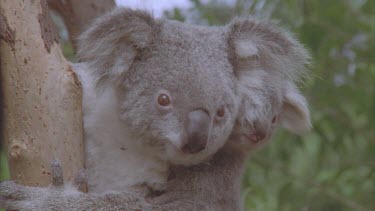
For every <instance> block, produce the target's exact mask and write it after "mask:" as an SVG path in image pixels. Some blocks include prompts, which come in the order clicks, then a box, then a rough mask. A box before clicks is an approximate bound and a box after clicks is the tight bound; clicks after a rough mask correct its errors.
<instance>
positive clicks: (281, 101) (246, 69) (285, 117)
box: [227, 18, 310, 133]
mask: <svg viewBox="0 0 375 211" xmlns="http://www.w3.org/2000/svg"><path fill="white" fill-rule="evenodd" d="M227 27H228V28H229V30H228V32H229V33H228V45H229V58H230V60H231V62H232V64H233V67H234V72H235V74H236V75H237V77H238V79H239V93H240V95H242V100H243V107H244V112H245V116H246V120H247V121H253V120H254V119H256V120H259V119H260V120H261V121H268V118H269V115H268V114H272V113H273V112H270V111H276V110H278V109H279V106H280V105H282V112H281V114H280V115H281V116H280V121H281V123H282V125H283V126H284V127H285V128H286V129H288V130H290V131H291V132H294V133H302V132H304V131H306V130H307V129H309V128H310V115H309V111H308V108H307V103H306V100H305V98H304V97H303V96H302V95H301V94H300V93H299V92H298V90H297V88H296V87H295V85H294V83H295V82H296V81H300V80H301V78H302V77H303V76H306V75H307V69H306V66H307V65H308V64H309V61H310V56H309V53H308V52H307V51H306V49H305V48H304V47H303V46H302V45H301V44H300V43H299V42H298V41H297V40H296V39H295V38H294V37H293V36H292V35H291V34H290V33H288V32H287V31H285V30H283V29H282V28H281V27H279V26H278V25H277V24H276V23H274V22H269V21H263V20H257V19H253V18H237V19H235V20H234V21H233V22H232V23H230V24H229V25H228V26H227ZM285 85H287V88H285ZM281 90H283V91H281ZM271 118H272V117H271Z"/></svg>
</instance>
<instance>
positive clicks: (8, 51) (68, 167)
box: [0, 0, 84, 186]
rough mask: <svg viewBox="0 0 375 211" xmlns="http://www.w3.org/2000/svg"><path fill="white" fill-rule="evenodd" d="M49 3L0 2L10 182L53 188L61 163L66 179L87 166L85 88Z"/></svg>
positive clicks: (4, 108)
mask: <svg viewBox="0 0 375 211" xmlns="http://www.w3.org/2000/svg"><path fill="white" fill-rule="evenodd" d="M47 10H48V8H47V4H46V2H45V0H33V1H22V0H0V12H1V14H0V23H1V30H0V33H1V34H0V55H1V61H0V62H1V63H0V67H1V79H2V81H1V86H2V87H1V88H2V94H3V106H4V107H3V127H2V134H3V136H4V140H5V145H6V146H8V162H9V166H10V175H11V178H12V179H14V180H17V181H18V182H19V183H20V184H25V185H31V186H44V185H48V184H49V183H50V176H49V175H50V164H51V162H52V161H53V160H54V159H59V160H60V161H61V162H62V163H63V166H64V176H65V178H67V180H72V177H73V174H74V173H75V172H78V170H79V169H81V168H83V166H84V158H83V155H84V150H83V128H82V108H81V100H82V95H81V86H80V83H79V81H78V80H77V78H76V76H75V74H74V72H73V70H72V69H71V65H70V64H69V63H68V62H67V61H66V60H65V58H64V57H63V55H62V52H61V49H60V47H59V44H58V41H59V39H58V36H56V35H57V33H56V31H55V29H54V27H53V25H52V22H51V20H50V17H49V15H46V14H48V12H47Z"/></svg>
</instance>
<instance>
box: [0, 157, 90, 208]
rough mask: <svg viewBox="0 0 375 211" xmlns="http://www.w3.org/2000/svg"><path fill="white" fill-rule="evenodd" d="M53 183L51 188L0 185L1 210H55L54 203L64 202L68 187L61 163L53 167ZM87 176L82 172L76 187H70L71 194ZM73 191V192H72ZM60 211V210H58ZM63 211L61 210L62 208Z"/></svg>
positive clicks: (5, 182) (75, 182) (77, 179)
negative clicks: (65, 184) (56, 201)
mask: <svg viewBox="0 0 375 211" xmlns="http://www.w3.org/2000/svg"><path fill="white" fill-rule="evenodd" d="M51 176H52V183H51V185H50V186H49V187H27V186H23V185H19V184H17V183H15V182H13V181H3V182H1V183H0V208H5V209H9V210H41V209H53V206H54V205H53V204H51V202H52V201H55V200H56V199H57V200H59V199H60V200H63V198H64V197H63V196H65V192H66V189H67V187H66V186H64V180H63V171H62V167H61V164H60V162H59V161H54V162H53V163H52V165H51ZM85 177H86V175H85V174H84V173H83V172H80V173H79V174H78V175H77V177H76V180H75V181H74V185H73V186H70V187H69V191H70V193H72V192H74V191H75V192H77V193H78V191H77V190H76V189H77V188H78V187H80V186H81V185H82V184H83V183H85ZM72 190H73V191H72ZM57 209H58V208H57ZM60 209H61V208H60Z"/></svg>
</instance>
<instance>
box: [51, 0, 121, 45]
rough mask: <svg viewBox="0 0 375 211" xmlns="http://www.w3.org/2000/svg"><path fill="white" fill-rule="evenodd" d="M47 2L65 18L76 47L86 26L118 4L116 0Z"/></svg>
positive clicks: (61, 0)
mask: <svg viewBox="0 0 375 211" xmlns="http://www.w3.org/2000/svg"><path fill="white" fill-rule="evenodd" d="M47 2H48V6H49V8H50V9H52V10H54V11H56V12H57V13H58V14H60V16H61V17H62V18H63V20H64V23H65V25H66V27H67V28H68V31H69V39H70V41H71V42H72V44H73V47H74V48H75V47H76V37H77V36H78V35H79V34H80V33H81V32H82V31H83V30H84V29H85V27H86V26H87V25H88V24H90V23H91V21H92V20H93V19H94V18H96V17H98V16H100V15H102V14H104V13H105V12H107V11H110V10H111V9H113V8H114V7H115V6H116V4H115V1H114V0H47ZM83 11H84V12H83Z"/></svg>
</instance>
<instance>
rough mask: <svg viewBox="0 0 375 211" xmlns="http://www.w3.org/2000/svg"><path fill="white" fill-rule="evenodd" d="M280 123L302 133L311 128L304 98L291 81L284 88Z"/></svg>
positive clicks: (286, 127)
mask: <svg viewBox="0 0 375 211" xmlns="http://www.w3.org/2000/svg"><path fill="white" fill-rule="evenodd" d="M280 123H281V125H282V126H283V127H284V128H285V129H287V130H289V131H290V132H293V133H296V134H302V133H304V132H307V131H308V130H309V129H310V128H311V123H310V112H309V109H308V106H307V102H306V99H305V97H304V96H302V95H301V94H300V93H299V91H298V89H297V88H296V87H295V86H294V85H292V84H291V83H289V84H288V87H287V88H286V92H285V96H284V101H283V105H282V110H281V113H280Z"/></svg>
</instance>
